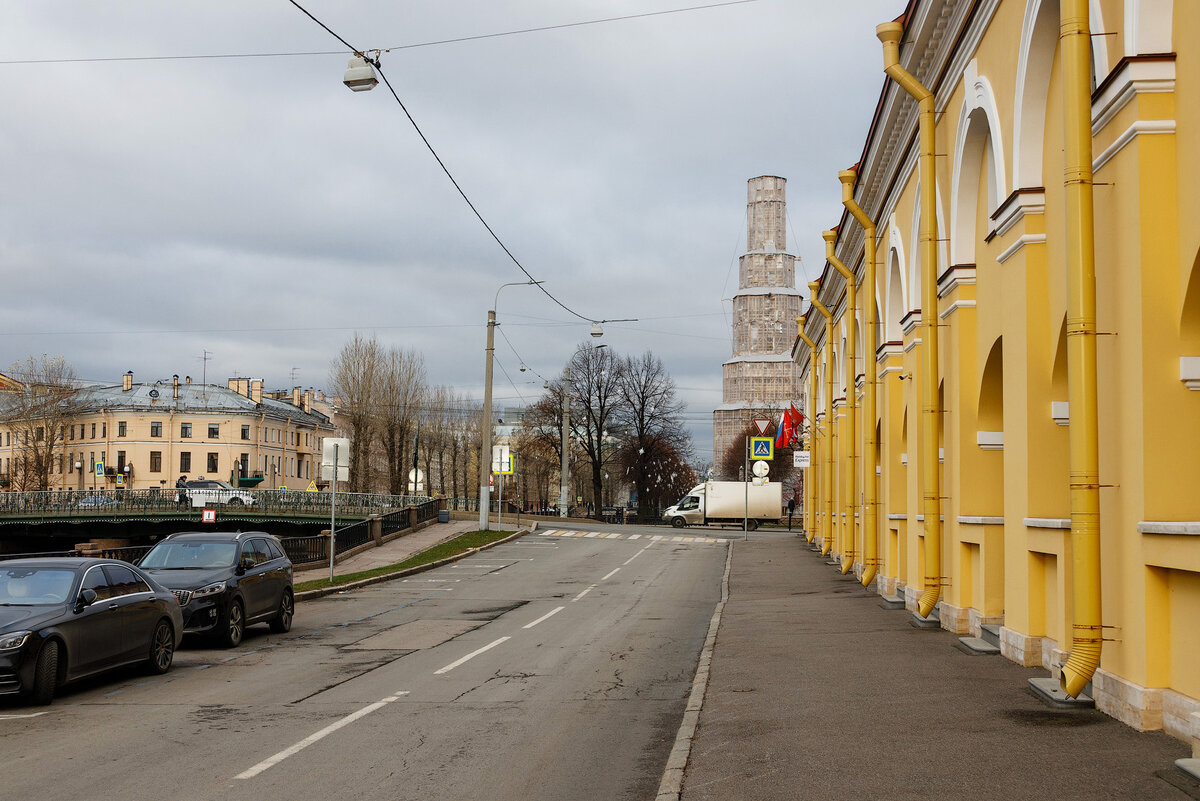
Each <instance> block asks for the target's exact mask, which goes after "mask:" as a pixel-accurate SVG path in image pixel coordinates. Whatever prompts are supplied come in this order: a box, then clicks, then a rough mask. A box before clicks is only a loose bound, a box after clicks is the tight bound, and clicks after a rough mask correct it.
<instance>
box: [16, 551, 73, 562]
mask: <svg viewBox="0 0 1200 801" xmlns="http://www.w3.org/2000/svg"><path fill="white" fill-rule="evenodd" d="M60 556H83V554H82V553H80V552H79V551H40V552H38V553H0V562H6V561H8V560H9V559H46V558H49V557H55V558H57V557H60Z"/></svg>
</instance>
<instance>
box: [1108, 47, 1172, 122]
mask: <svg viewBox="0 0 1200 801" xmlns="http://www.w3.org/2000/svg"><path fill="white" fill-rule="evenodd" d="M1174 91H1175V61H1174V59H1171V58H1163V59H1162V60H1158V61H1126V62H1125V63H1124V64H1123V65H1122V66H1121V71H1120V72H1118V73H1117V74H1116V76H1114V78H1113V80H1112V83H1110V84H1109V85H1108V86H1107V87H1106V88H1105V89H1104V92H1103V94H1101V95H1100V96H1099V97H1098V98H1096V100H1095V101H1094V102H1093V103H1092V136H1096V135H1097V134H1099V133H1100V132H1101V131H1102V130H1104V128H1105V127H1106V126H1107V125H1108V124H1109V123H1110V122H1112V121H1113V119H1114V118H1115V117H1116V116H1117V115H1118V114H1119V113H1121V109H1123V108H1125V106H1127V105H1129V102H1130V101H1131V100H1133V99H1134V98H1135V97H1137V96H1138V95H1139V94H1156V93H1164V92H1174Z"/></svg>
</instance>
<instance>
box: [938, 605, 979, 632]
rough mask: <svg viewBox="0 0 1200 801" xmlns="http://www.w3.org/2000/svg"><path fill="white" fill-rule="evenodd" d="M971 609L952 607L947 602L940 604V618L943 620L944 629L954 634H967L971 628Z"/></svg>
mask: <svg viewBox="0 0 1200 801" xmlns="http://www.w3.org/2000/svg"><path fill="white" fill-rule="evenodd" d="M971 611H972V610H971V609H969V608H966V607H962V606H952V605H950V604H948V603H946V602H945V601H942V602H941V603H939V604H938V617H940V618H941V621H942V628H943V629H945V630H946V631H949V632H951V633H953V634H966V633H967V630H968V629H969V628H970V613H971Z"/></svg>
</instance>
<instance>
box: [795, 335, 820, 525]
mask: <svg viewBox="0 0 1200 801" xmlns="http://www.w3.org/2000/svg"><path fill="white" fill-rule="evenodd" d="M807 319H808V315H806V314H802V315H800V316H799V317H797V318H796V333H797V334H798V335H799V337H800V339H801V341H802V342H804V344H805V345H808V364H809V367H808V380H809V381H810V382H812V388H811V389H810V390H809V392H808V397H809V400H810V403H809V404H808V405H807V406H806V407H805V409H804V411H805V413H806V414H808V457H809V458H808V477H807V480H806V481H805V484H804V489H805V494H806V495H807V496H808V497H809V498H810V499H811V500H810V501H806V502H805V504H804V511H805V517H807V518H808V520H807V521H806V529H807V530H806V532H805V533H806V534H807V535H808V541H809V542H812V541H813V539H814V538H815V537H816V536H817V532H816V527H817V526H816V521H817V482H816V476H815V475H814V473H815V472H816V464H817V421H816V420H815V419H814V417H813V413H812V410H813V407H814V406H816V405H817V346H816V343H814V342H813V341H812V340H811V339H809V337H808V334H806V333H804V323H805V321H806V320H807Z"/></svg>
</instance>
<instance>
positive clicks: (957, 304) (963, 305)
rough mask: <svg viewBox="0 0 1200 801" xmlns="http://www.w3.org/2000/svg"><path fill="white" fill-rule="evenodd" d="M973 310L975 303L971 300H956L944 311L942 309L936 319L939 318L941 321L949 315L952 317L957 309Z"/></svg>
mask: <svg viewBox="0 0 1200 801" xmlns="http://www.w3.org/2000/svg"><path fill="white" fill-rule="evenodd" d="M973 308H975V301H973V300H956V301H954V302H953V303H951V304H950V305H949V306H947V307H946V308H945V309H943V310H942V311H941V312H939V313H938V317H941V318H942V319H943V320H945V319H947V318H948V317H949V316H950V315H952V314H954V313H955V312H956V311H958V310H959V309H973Z"/></svg>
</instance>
